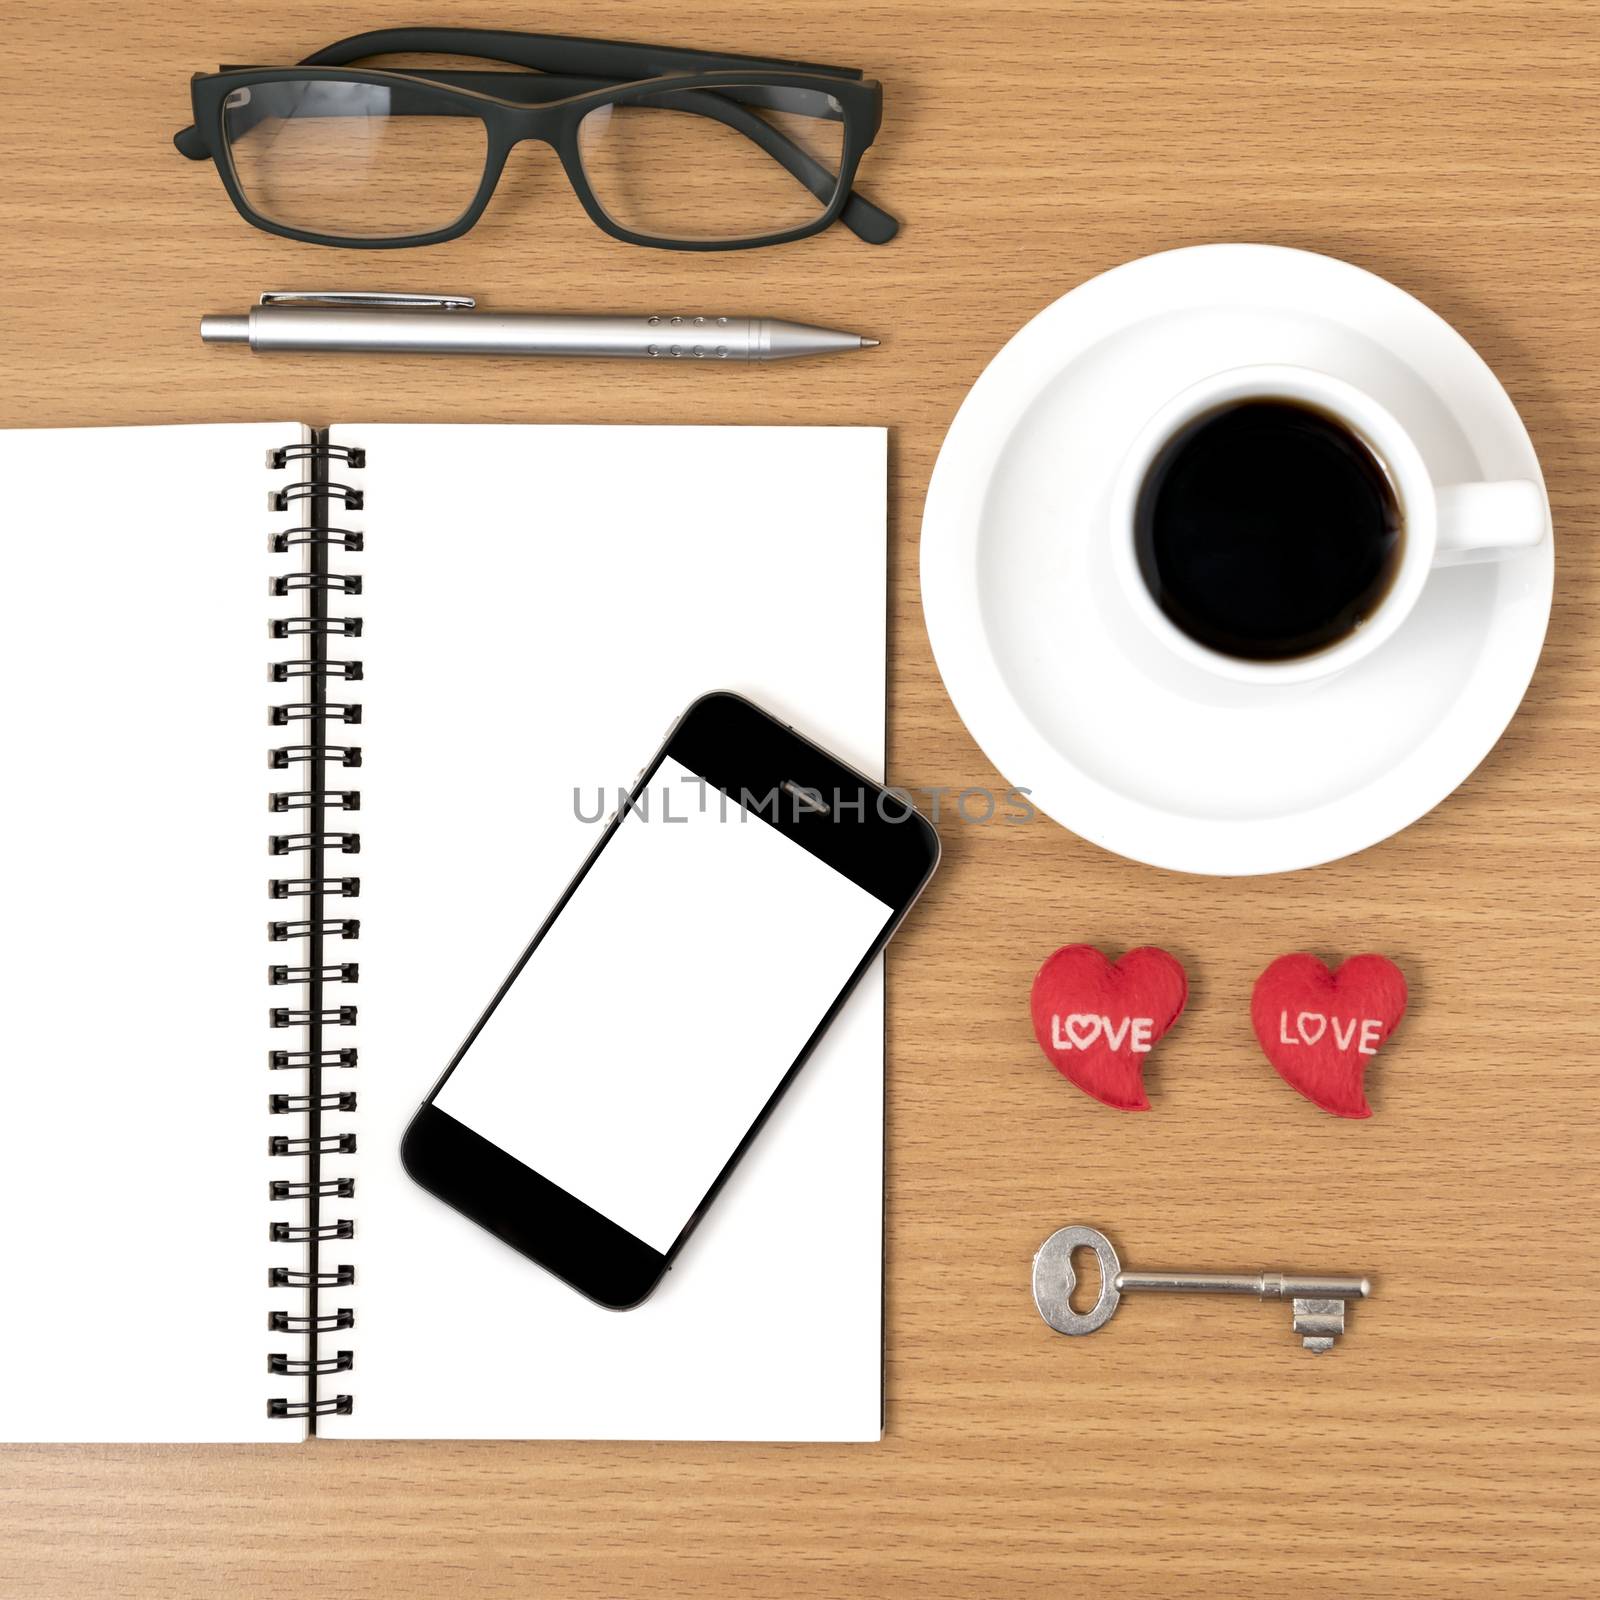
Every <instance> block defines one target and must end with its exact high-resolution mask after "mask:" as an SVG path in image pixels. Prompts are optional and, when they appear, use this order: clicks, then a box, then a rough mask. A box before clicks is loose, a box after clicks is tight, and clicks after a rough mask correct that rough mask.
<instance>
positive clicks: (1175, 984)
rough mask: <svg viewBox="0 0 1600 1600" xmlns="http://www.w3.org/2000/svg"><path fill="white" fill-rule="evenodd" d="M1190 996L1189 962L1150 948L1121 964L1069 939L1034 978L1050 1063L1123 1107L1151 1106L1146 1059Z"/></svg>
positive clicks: (1039, 1026) (1038, 1027)
mask: <svg viewBox="0 0 1600 1600" xmlns="http://www.w3.org/2000/svg"><path fill="white" fill-rule="evenodd" d="M1188 998H1189V980H1188V979H1187V978H1186V977H1185V976H1184V972H1183V967H1182V966H1181V965H1180V964H1179V963H1178V962H1177V961H1175V960H1174V959H1173V958H1172V957H1171V956H1169V955H1168V954H1167V952H1166V951H1165V950H1157V949H1156V948H1155V947H1154V946H1153V945H1147V946H1145V947H1144V948H1143V949H1141V950H1130V951H1129V952H1128V953H1127V955H1125V956H1124V957H1123V958H1122V959H1121V960H1120V961H1118V962H1117V963H1116V964H1115V965H1113V964H1112V963H1111V962H1109V961H1107V960H1106V958H1105V957H1104V956H1103V955H1101V954H1100V952H1099V951H1098V950H1096V949H1095V947H1094V946H1093V945H1092V944H1069V945H1065V946H1063V947H1062V948H1061V949H1060V950H1057V951H1056V953H1055V954H1054V955H1053V956H1051V957H1050V959H1049V960H1048V961H1046V962H1045V964H1044V965H1043V966H1042V967H1040V968H1039V972H1038V976H1037V977H1035V978H1034V980H1033V999H1032V1009H1033V1036H1034V1038H1036V1039H1037V1040H1038V1041H1039V1048H1040V1049H1041V1050H1043V1051H1044V1053H1045V1054H1046V1055H1047V1056H1048V1057H1049V1058H1050V1064H1051V1065H1052V1066H1053V1067H1054V1068H1055V1069H1056V1071H1057V1072H1059V1073H1060V1074H1061V1076H1062V1077H1064V1078H1066V1079H1067V1080H1068V1081H1069V1082H1071V1083H1075V1084H1076V1085H1077V1086H1078V1087H1079V1088H1080V1089H1082V1090H1083V1092H1084V1093H1085V1094H1090V1095H1093V1096H1094V1098H1095V1099H1096V1100H1098V1101H1100V1102H1101V1103H1102V1104H1103V1105H1108V1106H1114V1107H1116V1109H1117V1110H1119V1111H1148V1110H1149V1109H1150V1102H1149V1100H1147V1099H1146V1098H1145V1092H1144V1058H1145V1056H1146V1055H1147V1054H1148V1053H1149V1051H1150V1047H1151V1046H1152V1045H1154V1044H1155V1042H1156V1041H1157V1040H1158V1039H1159V1038H1160V1037H1161V1036H1162V1034H1164V1033H1165V1032H1166V1031H1167V1029H1168V1028H1170V1027H1171V1026H1172V1024H1173V1023H1174V1022H1176V1021H1177V1020H1178V1013H1179V1012H1181V1011H1182V1010H1183V1007H1184V1002H1185V1001H1186V1000H1187V999H1188Z"/></svg>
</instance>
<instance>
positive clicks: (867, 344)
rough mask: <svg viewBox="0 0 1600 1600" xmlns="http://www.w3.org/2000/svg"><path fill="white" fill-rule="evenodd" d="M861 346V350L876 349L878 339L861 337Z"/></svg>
mask: <svg viewBox="0 0 1600 1600" xmlns="http://www.w3.org/2000/svg"><path fill="white" fill-rule="evenodd" d="M861 348H862V349H863V350H876V349H877V348H878V341H877V340H876V339H863V340H862V341H861Z"/></svg>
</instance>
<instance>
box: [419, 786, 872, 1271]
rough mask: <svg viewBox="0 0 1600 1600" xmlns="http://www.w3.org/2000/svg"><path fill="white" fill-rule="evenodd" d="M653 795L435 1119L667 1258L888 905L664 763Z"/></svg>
mask: <svg viewBox="0 0 1600 1600" xmlns="http://www.w3.org/2000/svg"><path fill="white" fill-rule="evenodd" d="M644 793H645V801H644V804H643V805H642V806H641V807H639V808H638V809H636V810H635V809H630V810H629V811H628V812H626V813H625V814H624V817H623V820H622V823H621V825H620V826H619V827H618V828H617V831H616V833H615V834H613V835H612V838H611V841H610V843H608V844H607V845H606V847H605V849H604V850H602V851H601V852H600V855H599V858H598V859H597V860H596V861H595V863H594V865H593V866H592V867H590V869H589V871H588V873H587V874H586V875H585V876H584V879H583V881H582V882H581V883H580V884H579V885H578V887H577V889H576V891H575V892H574V894H573V896H572V898H571V899H570V900H569V901H568V902H567V904H566V906H565V907H564V908H563V909H562V912H561V915H560V916H558V917H557V918H556V920H555V922H554V924H553V925H552V926H551V928H550V930H549V931H548V932H547V933H546V934H545V936H544V939H543V940H542V942H541V943H540V945H539V947H538V948H537V949H536V950H535V951H534V952H533V955H532V956H531V957H530V958H529V961H528V964H527V966H525V967H524V968H523V969H522V972H521V973H520V974H519V975H518V977H517V980H516V982H515V983H513V984H512V986H511V988H510V990H509V991H508V992H507V993H506V995H505V997H504V998H503V999H502V1000H501V1002H500V1004H499V1005H498V1006H497V1007H496V1008H495V1011H494V1014H493V1015H492V1016H491V1017H490V1018H489V1020H488V1022H487V1023H485V1024H484V1027H483V1031H482V1032H481V1033H480V1034H479V1035H478V1037H477V1038H476V1039H475V1040H474V1041H473V1043H472V1047H471V1048H470V1049H469V1050H468V1051H467V1053H466V1055H465V1056H463V1057H462V1059H461V1061H460V1063H459V1064H458V1065H457V1067H456V1070H455V1071H454V1072H453V1073H451V1075H450V1077H449V1078H448V1079H447V1080H446V1082H445V1085H444V1087H443V1088H442V1089H441V1090H440V1091H439V1093H438V1095H437V1096H436V1098H435V1100H434V1104H435V1105H436V1106H437V1107H438V1108H439V1109H440V1110H441V1111H444V1112H446V1113H448V1114H449V1115H450V1116H452V1117H454V1118H455V1119H456V1121H457V1122H461V1123H464V1124H465V1125H466V1126H467V1127H469V1128H471V1129H472V1130H473V1131H474V1132H475V1133H478V1134H481V1135H482V1136H483V1137H484V1138H485V1139H487V1140H488V1141H489V1142H490V1143H491V1144H495V1145H498V1146H499V1147H500V1148H501V1149H502V1150H504V1151H506V1152H507V1153H508V1154H510V1155H512V1156H515V1157H516V1159H517V1160H518V1161H520V1162H522V1163H523V1164H524V1165H525V1166H529V1167H532V1168H533V1170H534V1171H535V1172H538V1173H541V1174H542V1175H543V1176H544V1177H546V1178H548V1179H549V1180H550V1181H551V1182H552V1183H554V1184H557V1185H558V1186H559V1187H561V1188H562V1189H565V1190H566V1191H567V1193H568V1194H570V1195H573V1196H574V1197H575V1198H577V1199H579V1200H581V1201H583V1202H584V1204H585V1205H588V1206H590V1207H592V1208H593V1209H594V1210H596V1211H598V1212H599V1213H600V1214H601V1215H602V1216H604V1217H608V1218H609V1219H610V1220H611V1221H612V1222H615V1223H617V1224H618V1225H619V1226H620V1227H623V1228H625V1229H627V1231H628V1232H629V1233H631V1234H633V1235H634V1237H635V1238H638V1239H642V1240H643V1241H644V1243H645V1244H647V1245H649V1246H650V1247H651V1248H652V1249H654V1250H659V1251H661V1252H662V1253H665V1252H666V1251H667V1250H668V1249H669V1248H670V1247H671V1245H672V1244H673V1242H674V1241H675V1240H676V1239H677V1237H678V1235H679V1234H680V1233H681V1232H682V1231H683V1228H684V1225H685V1224H686V1223H687V1222H688V1221H689V1219H690V1217H692V1216H693V1215H694V1211H695V1208H696V1207H697V1206H698V1205H699V1203H700V1201H701V1200H702V1199H703V1198H704V1197H705V1193H706V1191H707V1190H708V1189H709V1188H710V1187H711V1185H712V1183H713V1182H714V1181H715V1180H716V1177H717V1174H718V1173H719V1172H721V1171H722V1169H723V1167H724V1166H725V1165H726V1164H727V1161H728V1158H729V1157H730V1156H731V1155H732V1154H733V1152H734V1150H735V1149H736V1148H737V1147H738V1144H739V1141H740V1140H741V1139H742V1138H743V1137H744V1136H745V1134H746V1133H747V1132H748V1131H749V1129H750V1125H751V1124H752V1123H753V1122H754V1121H755V1119H756V1116H757V1114H758V1113H759V1112H760V1110H761V1108H762V1107H763V1106H764V1105H765V1104H766V1103H767V1101H768V1099H770V1098H771V1095H772V1092H773V1090H774V1089H776V1088H777V1086H778V1083H779V1081H780V1080H781V1079H782V1078H783V1075H784V1073H786V1072H787V1071H788V1070H789V1068H790V1067H791V1066H792V1065H793V1064H794V1059H795V1057H796V1056H797V1055H799V1053H800V1051H801V1049H802V1048H803V1047H804V1045H805V1042H806V1040H807V1039H809V1038H810V1037H811V1035H812V1034H813V1033H814V1032H815V1031H816V1028H817V1025H818V1023H820V1022H821V1020H822V1018H823V1015H824V1013H825V1012H826V1011H827V1010H828V1008H829V1006H831V1005H832V1004H833V1002H834V1001H835V1000H836V999H837V998H838V996H839V992H840V990H841V989H843V988H844V986H845V984H846V983H847V982H848V981H849V978H850V975H851V974H852V973H853V972H854V971H855V969H856V968H857V967H858V966H859V965H860V963H861V960H862V958H863V957H864V956H865V955H866V953H867V951H868V950H870V949H871V947H872V944H873V942H874V940H876V938H877V937H878V935H879V934H880V933H882V931H883V929H884V926H885V925H886V924H887V923H888V921H889V919H890V917H891V916H892V915H893V907H891V906H890V905H888V904H887V903H886V902H884V901H882V900H880V899H878V898H877V897H876V896H875V895H872V894H869V893H868V892H867V891H866V890H865V889H863V888H861V887H860V886H859V885H858V884H855V883H853V882H851V880H850V879H849V878H846V877H845V876H844V875H843V874H842V873H839V872H836V871H835V870H834V869H833V868H832V867H830V866H829V865H828V864H827V863H826V862H824V861H821V860H819V859H818V858H817V857H816V856H814V855H812V854H811V853H810V852H809V851H808V850H805V849H803V848H802V847H801V846H800V845H798V844H796V843H795V842H794V840H792V839H790V838H789V837H787V836H786V835H785V834H783V833H781V832H780V831H779V830H778V829H777V828H775V827H774V826H773V825H772V824H771V823H770V822H768V821H765V820H763V818H762V817H761V816H759V815H756V814H754V813H753V812H751V811H747V810H745V809H744V808H742V807H741V806H740V805H739V804H738V803H737V801H734V800H731V799H726V798H725V797H724V796H722V795H721V794H720V793H719V792H718V791H717V790H716V789H714V788H711V787H710V786H709V785H708V784H705V783H703V782H702V781H701V780H700V779H699V778H698V777H697V776H695V774H693V773H691V772H690V771H689V770H688V769H687V768H686V767H684V766H683V765H682V764H681V763H679V762H677V761H675V760H673V759H672V757H670V756H668V757H666V758H665V759H664V760H663V761H662V763H661V766H660V768H659V769H658V771H657V772H656V775H655V777H654V778H653V779H652V780H651V781H650V784H649V786H648V787H647V789H646V790H645V792H644ZM763 798H764V797H763ZM782 803H783V804H784V805H785V806H787V805H790V804H791V803H792V802H791V801H790V799H789V798H788V797H787V796H783V797H782ZM868 809H869V816H870V807H869V808H868ZM768 814H769V815H770V808H769V811H768ZM839 825H840V826H851V825H853V819H851V818H850V817H849V816H848V814H847V815H846V818H845V819H844V820H842V821H841V822H840V824H839ZM821 1158H822V1153H821V1152H819V1160H820V1159H821Z"/></svg>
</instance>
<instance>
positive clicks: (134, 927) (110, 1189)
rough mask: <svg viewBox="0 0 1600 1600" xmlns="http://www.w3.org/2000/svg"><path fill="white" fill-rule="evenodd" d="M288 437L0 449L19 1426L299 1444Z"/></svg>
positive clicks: (77, 433) (70, 435) (12, 443)
mask: <svg viewBox="0 0 1600 1600" xmlns="http://www.w3.org/2000/svg"><path fill="white" fill-rule="evenodd" d="M302 437H303V430H302V429H301V428H300V427H298V426H297V425H293V424H288V423H275V424H265V425H254V424H252V425H242V426H220V427H191V428H74V429H68V430H29V431H15V432H8V433H0V482H3V483H4V484H5V486H6V491H5V492H6V500H7V506H8V518H7V522H8V528H9V531H10V534H11V537H10V538H9V539H8V540H7V542H6V563H7V566H6V577H7V587H8V594H9V603H8V605H7V607H6V621H5V626H4V628H0V670H3V674H4V681H5V684H6V690H7V693H6V739H7V744H8V747H9V749H10V751H11V764H10V770H9V775H8V781H7V782H6V783H5V785H4V786H3V787H0V822H3V828H4V834H5V837H6V838H7V839H8V840H9V841H10V856H9V861H8V865H7V875H6V914H5V918H4V922H3V925H0V945H3V953H0V973H3V979H0V982H3V986H4V1010H5V1019H6V1023H5V1025H6V1108H5V1115H4V1118H3V1119H0V1145H3V1148H0V1216H4V1218H5V1229H6V1246H5V1267H6V1277H7V1280H8V1282H9V1283H10V1284H11V1287H12V1293H11V1295H10V1297H9V1310H8V1312H7V1314H6V1315H5V1316H4V1317H3V1318H0V1369H3V1370H4V1371H5V1373H6V1375H7V1377H6V1391H5V1401H4V1403H3V1404H0V1436H3V1437H5V1438H7V1439H14V1440H62V1441H77V1440H98V1441H108V1442H112V1441H123V1440H230V1439H231V1440H265V1439H279V1440H283V1439H287V1440H293V1441H298V1440H299V1439H300V1437H301V1436H302V1428H301V1425H300V1424H299V1423H296V1422H269V1421H268V1419H267V1414H266V1403H267V1397H268V1395H269V1393H270V1392H272V1391H271V1385H272V1383H273V1382H274V1380H272V1379H269V1378H268V1376H267V1372H266V1358H267V1353H268V1351H269V1350H273V1349H283V1350H288V1349H289V1348H290V1347H291V1343H292V1344H293V1345H296V1346H298V1344H299V1343H300V1342H301V1341H299V1340H297V1339H296V1340H293V1341H290V1340H288V1339H282V1338H280V1339H276V1340H274V1339H272V1338H269V1337H268V1335H267V1332H266V1322H267V1311H268V1307H269V1305H270V1304H274V1303H276V1304H283V1303H285V1300H286V1297H285V1295H284V1294H283V1293H282V1292H281V1291H280V1292H279V1293H278V1294H277V1295H276V1297H273V1296H270V1295H269V1292H268V1290H267V1287H266V1279H267V1267H268V1265H269V1260H270V1250H269V1246H268V1244H267V1225H268V1214H269V1206H268V1202H267V1181H268V1170H267V1169H268V1158H267V1155H266V1144H267V1133H268V1127H267V1121H268V1119H267V1095H268V1091H269V1089H271V1088H273V1087H276V1085H273V1084H271V1083H270V1082H269V1076H270V1075H269V1073H268V1072H267V1070H266V1052H267V1048H268V1045H269V1044H270V1043H271V1042H272V1041H271V1037H270V1035H269V1033H268V1029H267V1008H268V1006H269V1004H270V1000H271V992H270V991H269V990H268V988H267V986H266V968H267V962H268V958H269V951H270V949H271V947H270V946H269V945H268V943H267V940H266V924H267V919H268V916H269V909H270V908H269V902H268V900H267V894H266V888H267V879H268V877H269V876H270V868H269V865H268V860H267V856H266V853H265V852H266V836H267V834H268V832H269V831H270V823H269V818H268V814H267V810H266V795H267V792H268V790H269V788H270V787H271V783H270V775H269V773H268V771H267V765H266V752H267V747H268V745H269V743H270V742H271V740H270V734H269V730H268V727H267V706H268V704H269V703H270V702H271V701H272V700H273V698H274V695H273V693H272V689H271V686H270V685H269V684H268V682H267V662H268V660H269V659H270V654H271V646H270V644H269V642H268V639H267V617H268V615H269V612H270V610H271V609H272V604H271V603H270V602H269V601H268V599H267V578H268V574H269V572H270V571H272V570H273V565H274V563H273V559H272V557H271V556H270V555H269V554H268V550H267V531H268V526H269V522H270V521H271V520H273V519H270V518H269V516H268V514H267V490H268V486H269V475H268V473H267V470H266V455H267V450H268V448H269V447H272V446H279V445H287V444H293V443H295V442H296V441H298V440H299V439H301V438H302ZM282 476H283V475H282V474H279V475H278V477H279V479H280V480H281V478H282ZM276 520H277V521H278V522H281V521H282V520H283V519H282V518H277V519H276ZM277 564H278V565H281V564H282V563H281V559H280V561H279V562H278V563H277ZM278 698H284V697H283V696H282V695H279V696H278ZM280 1164H281V1163H280ZM296 1353H299V1352H298V1350H297V1351H296ZM276 1381H277V1382H278V1383H279V1385H280V1386H281V1385H282V1383H283V1380H281V1379H280V1380H276Z"/></svg>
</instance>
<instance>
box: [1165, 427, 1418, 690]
mask: <svg viewBox="0 0 1600 1600" xmlns="http://www.w3.org/2000/svg"><path fill="white" fill-rule="evenodd" d="M1402 539H1403V530H1402V527H1401V515H1400V505H1399V501H1398V500H1397V499H1396V496H1395V492H1394V487H1393V485H1392V484H1391V483H1390V482H1389V476H1388V474H1387V473H1386V472H1385V471H1384V469H1383V466H1382V464H1381V463H1380V462H1379V461H1378V459H1377V457H1376V456H1374V455H1373V453H1372V451H1371V450H1370V449H1369V448H1368V446H1367V445H1366V443H1365V441H1363V440H1362V439H1361V438H1359V437H1358V436H1357V435H1356V434H1355V433H1353V432H1351V430H1350V429H1349V428H1347V427H1346V426H1345V425H1344V424H1343V423H1342V422H1339V421H1337V420H1336V419H1335V418H1333V417H1330V416H1329V415H1327V413H1326V412H1323V411H1318V410H1315V409H1313V408H1312V407H1310V406H1305V405H1301V404H1300V403H1298V402H1297V401H1293V400H1242V401H1238V402H1236V403H1233V404H1230V405H1225V406H1220V407H1218V408H1217V409H1216V410H1214V411H1209V412H1207V413H1206V414H1205V415H1204V416H1201V417H1197V418H1196V419H1195V420H1194V421H1193V422H1191V423H1189V424H1188V425H1187V426H1186V427H1184V428H1183V429H1182V430H1181V431H1180V432H1179V433H1177V434H1175V435H1174V436H1173V437H1172V438H1171V439H1169V440H1168V441H1167V443H1166V445H1165V446H1163V448H1162V450H1161V453H1160V454H1159V455H1158V456H1157V457H1156V458H1155V460H1154V462H1153V463H1152V464H1151V467H1150V470H1149V472H1148V473H1147V474H1146V476H1145V481H1144V487H1143V489H1142V490H1141V491H1140V494H1139V503H1138V506H1137V508H1136V510H1135V513H1134V541H1135V548H1136V550H1137V552H1138V557H1139V570H1140V571H1141V572H1142V573H1143V574H1144V581H1145V583H1146V584H1147V585H1148V586H1149V589H1150V593H1151V594H1152V595H1154V596H1155V598H1156V602H1157V603H1158V604H1159V605H1160V607H1161V609H1162V610H1163V611H1164V612H1165V613H1166V614H1167V616H1168V617H1169V618H1171V620H1172V621H1173V622H1174V623H1176V624H1177V626H1178V627H1180V628H1181V629H1182V630H1183V631H1184V632H1185V633H1186V634H1188V635H1189V637H1190V638H1191V639H1195V640H1197V641H1198V642H1199V643H1201V644H1203V645H1206V646H1208V647H1209V648H1211V649H1213V650H1218V651H1221V652H1222V653H1223V654H1224V655H1230V656H1241V657H1244V658H1245V659H1246V660H1251V661H1283V660H1287V659H1290V658H1292V657H1294V656H1304V655H1310V654H1311V653H1312V652H1313V651H1317V650H1323V649H1326V648H1327V647H1328V646H1329V645H1332V644H1337V643H1338V642H1339V641H1340V640H1341V639H1344V638H1346V637H1348V636H1349V635H1350V634H1351V633H1353V632H1354V631H1355V630H1356V629H1357V628H1359V627H1360V626H1361V624H1362V623H1363V622H1364V621H1365V620H1366V619H1367V617H1368V616H1370V615H1371V613H1372V611H1373V609H1374V608H1375V607H1376V606H1377V605H1378V603H1379V602H1380V601H1381V600H1382V599H1383V597H1384V595H1385V594H1386V593H1387V592H1388V589H1389V585H1390V583H1391V582H1392V581H1393V579H1394V575H1395V572H1396V570H1397V568H1398V567H1399V565H1400V552H1401V547H1402Z"/></svg>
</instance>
